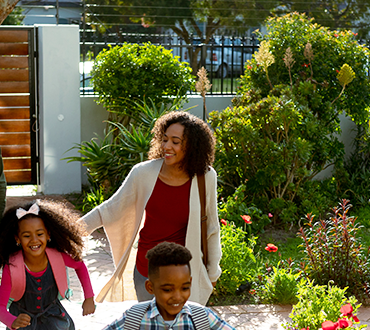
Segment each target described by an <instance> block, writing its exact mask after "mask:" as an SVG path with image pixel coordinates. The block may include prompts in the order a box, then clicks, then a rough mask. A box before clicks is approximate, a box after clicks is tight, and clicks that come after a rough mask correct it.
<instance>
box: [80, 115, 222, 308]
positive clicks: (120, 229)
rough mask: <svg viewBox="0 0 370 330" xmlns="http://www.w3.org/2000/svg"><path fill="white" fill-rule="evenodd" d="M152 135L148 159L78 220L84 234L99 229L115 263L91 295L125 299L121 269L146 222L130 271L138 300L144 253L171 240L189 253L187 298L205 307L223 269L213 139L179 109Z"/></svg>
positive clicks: (201, 124) (141, 296) (203, 125)
mask: <svg viewBox="0 0 370 330" xmlns="http://www.w3.org/2000/svg"><path fill="white" fill-rule="evenodd" d="M153 133H154V137H153V139H152V141H151V148H150V151H149V159H150V160H148V161H145V162H142V163H140V164H137V165H135V166H134V167H133V169H132V170H131V172H130V173H129V175H128V176H127V177H126V179H125V181H124V182H123V184H122V185H121V187H120V188H119V189H118V190H117V192H116V193H115V194H114V195H113V196H112V197H111V198H110V199H109V200H107V201H105V202H104V203H103V204H101V205H99V206H98V207H96V208H95V209H93V210H92V211H90V212H89V213H87V214H86V215H85V216H84V217H83V218H82V220H83V221H85V223H86V224H87V231H88V232H89V233H91V232H92V231H94V230H95V229H97V228H99V227H101V226H104V229H105V231H106V233H107V236H108V239H109V242H110V245H111V249H112V253H113V259H114V263H115V265H116V270H115V272H114V274H113V276H112V278H111V279H110V281H109V282H108V283H107V284H106V285H105V287H104V288H103V289H102V291H101V292H100V294H99V295H98V297H97V299H96V300H97V301H98V302H99V301H103V300H104V299H106V300H108V301H122V300H123V298H124V296H123V280H122V274H123V271H124V269H125V267H126V263H127V260H128V258H129V254H130V251H131V247H132V245H133V244H134V240H135V237H136V235H137V233H138V230H139V228H140V227H141V223H142V220H144V226H143V228H142V229H141V231H140V238H139V244H138V253H137V259H136V267H135V271H134V283H135V289H136V293H137V296H138V300H139V301H143V300H148V299H151V296H150V295H148V294H147V293H146V291H145V288H144V283H145V280H146V278H147V260H146V259H145V254H146V252H147V251H148V250H149V249H151V248H152V247H154V246H155V245H157V244H158V243H160V242H163V241H171V242H175V243H178V244H182V245H185V246H186V247H187V248H188V249H189V250H190V252H191V253H192V255H193V259H192V261H191V263H190V266H191V274H192V278H193V280H192V290H191V296H190V300H191V301H195V302H198V303H201V304H206V302H207V300H208V298H209V296H210V294H211V293H212V289H213V286H214V285H215V284H216V281H217V279H218V277H219V276H220V274H221V269H220V266H219V261H220V258H221V245H220V227H219V222H218V216H217V198H216V192H217V178H216V172H215V171H214V169H213V168H211V164H212V163H213V160H214V137H213V134H212V132H211V130H210V129H209V127H208V126H207V124H206V123H204V122H203V121H202V120H201V119H199V118H197V117H195V116H193V115H191V114H189V113H187V112H181V111H174V112H170V113H168V114H166V115H164V116H162V117H161V118H159V119H158V120H157V122H156V124H155V126H154V128H153ZM199 174H205V182H206V215H207V216H208V220H207V241H208V264H207V269H206V268H205V266H204V265H203V262H202V252H201V235H200V234H201V231H200V200H199V192H198V181H197V175H199ZM144 211H145V212H144Z"/></svg>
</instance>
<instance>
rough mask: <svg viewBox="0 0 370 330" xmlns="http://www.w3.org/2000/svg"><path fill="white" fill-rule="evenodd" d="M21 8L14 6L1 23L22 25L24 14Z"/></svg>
mask: <svg viewBox="0 0 370 330" xmlns="http://www.w3.org/2000/svg"><path fill="white" fill-rule="evenodd" d="M22 13H23V9H22V8H21V7H15V8H14V10H13V11H12V12H11V14H10V15H8V17H7V18H5V20H4V22H3V25H22V21H23V18H24V16H23V15H22Z"/></svg>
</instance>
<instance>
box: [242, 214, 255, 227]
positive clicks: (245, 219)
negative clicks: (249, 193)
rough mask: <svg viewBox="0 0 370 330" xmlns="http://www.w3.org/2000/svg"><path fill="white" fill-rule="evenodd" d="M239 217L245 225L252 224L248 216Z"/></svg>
mask: <svg viewBox="0 0 370 330" xmlns="http://www.w3.org/2000/svg"><path fill="white" fill-rule="evenodd" d="M241 217H242V219H243V220H244V222H245V223H246V224H248V225H250V224H251V223H252V221H251V217H250V216H249V215H241Z"/></svg>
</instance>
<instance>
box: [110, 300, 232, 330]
mask: <svg viewBox="0 0 370 330" xmlns="http://www.w3.org/2000/svg"><path fill="white" fill-rule="evenodd" d="M204 310H205V311H206V314H207V316H208V320H209V325H210V327H209V329H210V330H235V328H234V327H232V326H231V325H229V324H227V323H226V322H225V321H223V320H221V319H220V317H219V316H218V315H217V314H216V313H215V312H214V311H212V310H211V309H209V308H207V307H204ZM191 313H192V311H191V309H190V307H189V306H188V303H186V304H185V305H184V307H183V308H182V310H181V312H180V313H179V314H177V315H176V318H175V320H173V321H170V322H168V321H164V319H163V317H162V315H161V314H160V313H159V311H158V308H157V305H156V302H155V298H153V300H152V301H151V303H150V305H149V308H148V310H147V311H146V312H145V314H144V317H143V319H142V320H141V325H140V329H139V330H195V327H194V324H193V322H192V320H191ZM125 320H126V312H124V313H123V315H122V317H121V318H119V319H117V320H115V321H114V322H113V323H111V324H110V325H108V326H106V327H105V328H104V329H103V330H123V327H124V324H125ZM168 323H170V324H168ZM171 323H172V324H171Z"/></svg>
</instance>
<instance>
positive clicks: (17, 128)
mask: <svg viewBox="0 0 370 330" xmlns="http://www.w3.org/2000/svg"><path fill="white" fill-rule="evenodd" d="M29 131H30V121H29V120H0V132H5V133H8V132H29Z"/></svg>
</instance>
